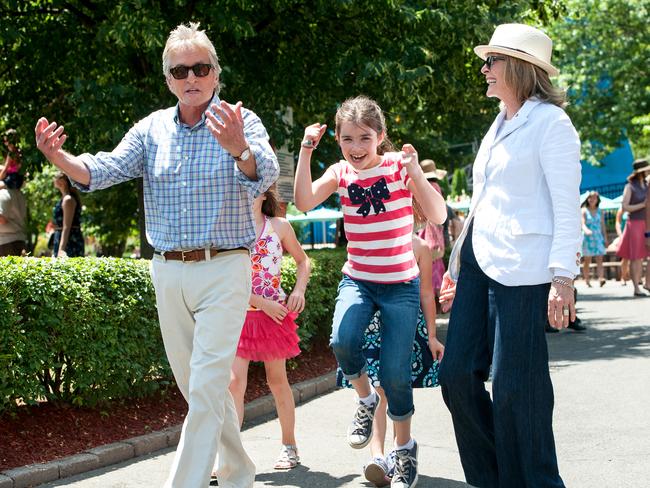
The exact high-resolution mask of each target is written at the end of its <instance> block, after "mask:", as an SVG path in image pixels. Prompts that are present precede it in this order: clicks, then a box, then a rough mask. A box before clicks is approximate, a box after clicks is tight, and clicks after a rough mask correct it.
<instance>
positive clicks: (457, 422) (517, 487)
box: [440, 24, 581, 488]
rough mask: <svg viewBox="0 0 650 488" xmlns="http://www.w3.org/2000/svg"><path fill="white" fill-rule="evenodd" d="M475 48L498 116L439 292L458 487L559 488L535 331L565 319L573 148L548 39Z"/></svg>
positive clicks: (542, 345) (525, 32)
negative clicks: (446, 312) (446, 315)
mask: <svg viewBox="0 0 650 488" xmlns="http://www.w3.org/2000/svg"><path fill="white" fill-rule="evenodd" d="M474 51H475V52H476V54H478V56H479V57H480V58H481V59H483V60H484V61H485V63H484V64H483V67H482V68H481V73H482V74H483V75H484V76H485V81H486V83H487V96H488V97H494V98H498V99H499V100H500V101H501V112H500V113H499V115H498V116H497V117H496V119H495V121H494V123H493V124H492V126H491V127H490V129H489V130H488V132H487V134H486V135H485V137H484V139H483V142H482V143H481V147H480V149H479V152H478V154H477V156H476V160H475V162H474V167H473V181H474V188H473V194H472V202H471V205H470V212H469V215H468V217H467V219H466V222H465V226H464V228H463V231H462V233H461V235H460V236H459V238H458V241H457V242H456V244H455V245H454V249H453V250H452V255H451V257H450V263H449V271H448V272H447V273H446V274H445V278H444V281H443V285H442V291H441V298H440V299H441V302H443V306H444V307H445V308H448V307H449V306H450V302H451V301H452V300H453V306H452V308H451V317H450V323H449V331H448V335H447V343H446V350H445V358H444V360H443V361H442V363H441V369H440V383H441V385H442V392H443V398H444V400H445V403H446V404H447V406H448V408H449V410H450V412H451V414H452V419H453V423H454V429H455V433H456V441H457V443H458V449H459V453H460V457H461V461H462V465H463V469H464V471H465V477H466V479H467V482H468V483H470V484H471V485H474V486H477V487H499V488H506V487H508V488H510V487H512V488H526V487H535V488H542V487H543V488H547V487H548V488H550V487H554V488H555V487H564V483H563V482H562V479H561V478H560V475H559V472H558V467H557V459H556V454H555V441H554V438H553V429H552V416H553V386H552V384H551V379H550V375H549V370H548V352H547V347H546V337H545V333H544V328H545V325H546V323H547V322H548V323H550V325H551V326H553V327H555V328H558V329H559V328H565V327H567V326H568V325H569V322H570V320H575V303H574V295H573V279H574V277H575V276H576V275H577V274H578V272H579V264H580V262H579V250H580V249H581V222H580V210H579V208H580V194H579V186H580V141H579V139H578V135H577V133H576V131H575V129H574V127H573V125H572V124H571V121H570V120H569V117H568V116H567V115H566V113H565V112H564V110H563V107H564V105H565V98H564V93H563V92H562V91H560V90H558V89H556V88H554V87H553V85H552V83H551V81H550V76H553V75H556V74H557V73H558V71H557V69H556V68H555V67H553V65H552V64H551V51H552V42H551V39H549V38H548V36H546V35H545V34H544V33H543V32H541V31H540V30H538V29H535V28H533V27H529V26H526V25H521V24H504V25H500V26H498V27H497V28H496V30H495V32H494V34H493V36H492V38H491V40H490V43H489V44H488V45H482V46H477V47H476V48H475V49H474ZM490 370H491V371H492V398H490V395H489V393H488V392H487V391H486V389H485V382H486V381H487V380H488V376H489V374H490Z"/></svg>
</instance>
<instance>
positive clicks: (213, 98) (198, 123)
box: [173, 91, 221, 129]
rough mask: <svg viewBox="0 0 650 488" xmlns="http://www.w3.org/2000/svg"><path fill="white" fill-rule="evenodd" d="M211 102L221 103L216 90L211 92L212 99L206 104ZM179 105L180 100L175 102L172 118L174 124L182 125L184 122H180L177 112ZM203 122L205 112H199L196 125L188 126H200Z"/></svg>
mask: <svg viewBox="0 0 650 488" xmlns="http://www.w3.org/2000/svg"><path fill="white" fill-rule="evenodd" d="M213 103H216V104H217V105H218V104H219V103H221V100H220V99H219V95H217V92H216V91H215V92H214V93H213V95H212V100H210V103H209V104H208V107H210V106H211V105H212V104H213ZM179 105H180V102H176V107H175V108H174V118H173V119H174V123H175V124H176V125H184V124H182V122H181V119H180V117H179V114H178V110H179ZM203 124H205V113H203V114H201V120H199V121H198V122H197V123H196V125H194V127H190V129H194V128H196V127H200V126H202V125H203Z"/></svg>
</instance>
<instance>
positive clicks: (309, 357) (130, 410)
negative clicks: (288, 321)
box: [0, 341, 336, 470]
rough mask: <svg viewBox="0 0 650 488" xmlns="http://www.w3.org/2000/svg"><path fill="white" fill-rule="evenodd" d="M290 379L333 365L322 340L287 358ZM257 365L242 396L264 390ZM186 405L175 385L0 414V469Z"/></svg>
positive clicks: (171, 419)
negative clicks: (115, 398) (123, 398)
mask: <svg viewBox="0 0 650 488" xmlns="http://www.w3.org/2000/svg"><path fill="white" fill-rule="evenodd" d="M288 364H289V368H288V376H289V382H290V383H292V384H294V383H299V382H301V381H305V380H308V379H311V378H315V377H317V376H320V375H322V374H325V373H327V372H329V371H332V370H334V369H335V368H336V360H335V359H334V356H333V354H332V352H331V350H330V348H329V346H328V344H327V342H326V341H319V342H317V343H315V344H314V345H313V347H312V349H311V350H310V351H308V352H303V353H302V354H300V355H299V356H298V357H297V358H295V359H293V360H291V361H290V362H289V363H288ZM269 393H270V391H269V389H268V386H267V385H266V379H265V375H264V366H263V365H262V364H252V365H251V369H250V371H249V377H248V389H247V392H246V401H247V402H248V401H251V400H254V399H255V398H258V397H261V396H264V395H267V394H269ZM186 413H187V404H186V403H185V399H184V398H183V396H182V395H181V393H180V392H179V391H178V390H177V389H175V388H174V389H170V390H168V391H166V392H164V393H160V394H158V395H154V396H152V397H148V398H144V399H137V400H131V401H129V402H115V403H111V404H108V405H105V406H102V407H101V408H95V409H90V408H75V407H70V406H61V405H53V404H48V403H42V404H40V405H38V406H31V407H21V408H20V409H19V410H18V412H15V413H14V414H12V415H5V416H3V417H0V470H5V469H11V468H15V467H18V466H24V465H27V464H33V463H45V462H48V461H53V460H55V459H59V458H62V457H66V456H70V455H72V454H77V453H79V452H82V451H84V450H86V449H90V448H93V447H97V446H101V445H103V444H110V443H112V442H118V441H121V440H124V439H128V438H130V437H135V436H139V435H144V434H147V433H149V432H153V431H157V430H161V429H165V428H167V427H172V426H174V425H177V424H180V423H182V422H183V419H184V418H185V414H186Z"/></svg>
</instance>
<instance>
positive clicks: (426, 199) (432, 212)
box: [402, 144, 447, 225]
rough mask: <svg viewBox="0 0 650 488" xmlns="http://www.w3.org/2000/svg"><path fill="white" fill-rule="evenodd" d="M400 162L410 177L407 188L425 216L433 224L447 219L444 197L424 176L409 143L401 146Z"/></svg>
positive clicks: (416, 155) (413, 149)
mask: <svg viewBox="0 0 650 488" xmlns="http://www.w3.org/2000/svg"><path fill="white" fill-rule="evenodd" d="M402 164H403V165H404V167H405V168H406V172H407V173H408V175H409V176H410V178H411V180H410V181H409V183H408V189H409V191H410V192H411V193H413V195H414V196H415V199H416V200H417V201H418V203H419V204H420V207H422V211H423V212H424V215H425V217H426V218H427V220H428V221H429V222H431V223H433V224H439V225H442V224H443V223H444V222H445V220H446V219H447V205H446V204H445V199H444V198H442V195H441V194H440V193H438V192H437V191H436V190H435V188H433V187H432V186H431V184H430V183H429V182H428V181H427V179H426V178H425V177H424V173H423V172H422V168H421V167H420V165H419V163H418V153H417V151H416V150H415V148H414V147H413V146H412V145H410V144H404V146H402Z"/></svg>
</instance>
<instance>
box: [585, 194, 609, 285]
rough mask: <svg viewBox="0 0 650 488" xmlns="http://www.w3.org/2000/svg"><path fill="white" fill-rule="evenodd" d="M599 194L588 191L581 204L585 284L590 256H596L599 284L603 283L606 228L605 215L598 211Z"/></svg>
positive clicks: (587, 281) (587, 278) (587, 277)
mask: <svg viewBox="0 0 650 488" xmlns="http://www.w3.org/2000/svg"><path fill="white" fill-rule="evenodd" d="M599 206H600V196H599V195H598V192H596V191H592V192H590V193H589V195H588V196H587V198H586V199H585V201H584V203H583V204H582V237H583V239H582V256H583V263H582V277H583V278H584V280H585V284H586V285H587V286H589V287H590V286H591V283H590V282H589V274H590V270H589V266H590V265H591V258H592V257H595V258H596V270H597V273H598V282H599V283H600V286H603V285H604V284H605V272H604V270H603V256H604V255H605V253H606V252H607V251H606V249H607V237H606V236H607V229H606V228H605V215H604V214H603V213H602V212H601V211H600V208H599Z"/></svg>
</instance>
